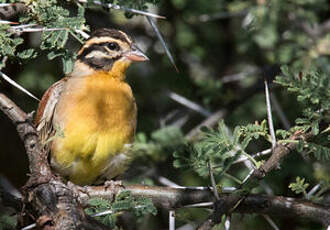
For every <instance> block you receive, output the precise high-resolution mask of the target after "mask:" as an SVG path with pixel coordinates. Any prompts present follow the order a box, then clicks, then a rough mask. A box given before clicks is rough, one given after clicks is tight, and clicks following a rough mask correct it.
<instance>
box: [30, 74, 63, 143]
mask: <svg viewBox="0 0 330 230" xmlns="http://www.w3.org/2000/svg"><path fill="white" fill-rule="evenodd" d="M66 81H67V77H65V78H62V79H61V80H59V81H57V82H55V83H54V84H53V85H52V86H51V87H49V88H48V89H47V91H46V92H45V94H44V95H43V96H42V99H41V101H40V103H39V107H38V112H37V116H36V119H35V125H36V127H37V131H38V132H39V135H40V140H41V143H43V144H46V143H47V140H49V138H51V136H52V135H54V127H53V115H54V112H55V108H56V105H57V102H58V99H59V97H60V95H61V93H62V91H63V88H64V85H65V83H66Z"/></svg>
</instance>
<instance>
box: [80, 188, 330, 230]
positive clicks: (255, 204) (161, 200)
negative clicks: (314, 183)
mask: <svg viewBox="0 0 330 230" xmlns="http://www.w3.org/2000/svg"><path fill="white" fill-rule="evenodd" d="M74 190H76V191H78V197H79V200H80V202H81V204H82V205H87V203H88V200H89V199H90V198H93V197H101V198H104V199H107V200H113V199H114V197H115V196H116V195H117V194H119V193H120V192H122V191H124V190H125V191H130V192H131V193H132V195H133V196H141V197H149V198H151V199H152V200H153V202H154V204H155V205H156V206H158V207H162V208H165V209H167V210H172V209H177V208H183V207H185V206H186V205H191V204H194V203H201V202H208V201H212V202H219V203H221V204H222V205H221V207H225V206H226V207H233V205H235V204H236V202H237V200H238V199H240V196H239V195H237V194H226V193H223V194H219V201H215V199H214V195H213V192H212V191H211V190H210V189H208V188H207V187H205V189H200V188H198V189H194V188H170V187H157V186H152V187H151V186H143V185H129V186H119V185H118V186H115V187H112V188H109V187H107V186H85V187H84V188H81V187H79V186H76V189H74ZM211 207H212V206H211ZM234 212H236V213H259V214H267V215H277V216H292V217H299V218H301V219H310V220H312V221H315V222H319V223H322V224H324V225H328V224H330V208H329V207H325V206H322V205H318V204H314V203H312V202H310V201H307V200H303V199H295V198H288V197H282V196H267V195H248V196H247V197H246V198H245V199H244V200H242V202H241V203H240V204H239V206H238V207H237V208H236V209H235V210H234Z"/></svg>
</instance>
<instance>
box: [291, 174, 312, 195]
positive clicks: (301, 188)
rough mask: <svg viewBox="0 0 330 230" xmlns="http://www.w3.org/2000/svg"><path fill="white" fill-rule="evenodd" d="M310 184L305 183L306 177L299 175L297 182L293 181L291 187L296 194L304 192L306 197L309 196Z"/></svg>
mask: <svg viewBox="0 0 330 230" xmlns="http://www.w3.org/2000/svg"><path fill="white" fill-rule="evenodd" d="M308 186H309V184H308V183H305V178H300V177H297V178H296V182H295V183H291V184H290V185H289V188H290V189H291V190H292V191H293V192H295V193H296V194H300V193H303V194H304V196H305V197H306V196H307V192H306V189H307V188H308Z"/></svg>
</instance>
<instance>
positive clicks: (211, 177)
mask: <svg viewBox="0 0 330 230" xmlns="http://www.w3.org/2000/svg"><path fill="white" fill-rule="evenodd" d="M208 167H209V174H210V179H211V184H212V187H213V194H214V196H215V198H216V199H217V200H219V193H218V189H217V184H216V183H215V179H214V175H213V169H212V166H211V162H210V161H209V162H208Z"/></svg>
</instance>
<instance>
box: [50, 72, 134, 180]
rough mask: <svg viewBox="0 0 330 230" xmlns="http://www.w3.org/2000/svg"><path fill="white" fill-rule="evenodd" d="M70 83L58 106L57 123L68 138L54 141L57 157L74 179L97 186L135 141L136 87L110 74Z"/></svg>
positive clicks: (57, 164)
mask: <svg viewBox="0 0 330 230" xmlns="http://www.w3.org/2000/svg"><path fill="white" fill-rule="evenodd" d="M69 81H71V82H68V86H67V87H66V89H65V90H64V92H63V93H62V95H61V98H60V100H59V102H58V105H57V107H56V112H55V117H54V123H55V124H54V126H55V128H56V125H57V126H59V129H60V130H61V129H62V131H63V134H64V136H62V137H61V136H56V137H55V138H54V140H53V144H52V161H53V162H54V165H55V168H56V169H57V170H58V171H59V172H60V173H62V174H64V175H67V176H68V177H69V179H70V180H71V181H72V182H74V183H76V184H91V183H93V182H94V181H95V180H96V179H97V178H98V177H99V176H100V175H101V174H102V173H103V172H104V171H105V170H106V169H107V166H108V165H110V164H111V161H112V160H113V159H114V157H115V156H116V155H118V154H120V153H121V152H122V150H123V147H124V145H125V144H127V143H130V142H131V141H132V138H133V136H134V132H135V127H136V105H135V101H134V97H133V95H132V92H131V89H130V87H129V86H128V85H127V84H126V83H125V82H123V81H120V80H118V79H114V78H111V77H110V76H109V75H108V74H105V73H101V74H98V75H93V76H88V77H84V78H83V79H72V80H69ZM124 163H125V162H124V161H123V162H118V164H124ZM121 170H124V167H120V166H118V167H116V170H115V171H113V172H112V175H109V176H110V177H114V176H116V175H118V174H120V173H121V172H120V171H121Z"/></svg>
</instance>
